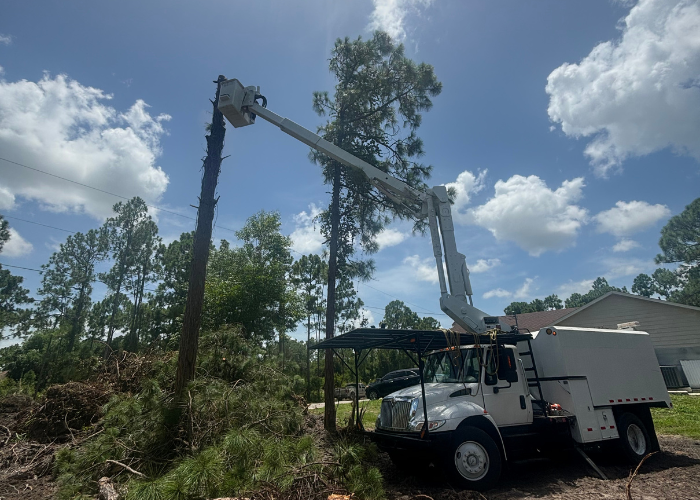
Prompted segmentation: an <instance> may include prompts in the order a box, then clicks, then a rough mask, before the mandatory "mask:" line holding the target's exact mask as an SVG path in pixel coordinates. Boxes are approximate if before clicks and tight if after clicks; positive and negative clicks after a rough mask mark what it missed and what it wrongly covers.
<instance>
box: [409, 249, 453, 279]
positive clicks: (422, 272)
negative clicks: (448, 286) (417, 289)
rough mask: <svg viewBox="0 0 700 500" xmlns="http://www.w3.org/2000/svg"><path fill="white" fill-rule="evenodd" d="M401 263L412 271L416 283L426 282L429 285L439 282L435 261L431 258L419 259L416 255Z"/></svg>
mask: <svg viewBox="0 0 700 500" xmlns="http://www.w3.org/2000/svg"><path fill="white" fill-rule="evenodd" d="M403 263H404V264H406V265H408V266H409V267H410V268H411V269H412V272H413V276H414V278H415V279H417V280H418V281H427V282H429V283H437V282H438V281H439V280H438V274H437V269H436V267H435V259H433V258H431V257H428V258H425V259H421V258H420V257H419V256H418V255H411V256H409V257H406V258H405V259H404V260H403ZM443 265H444V264H443Z"/></svg>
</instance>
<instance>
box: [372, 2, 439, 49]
mask: <svg viewBox="0 0 700 500" xmlns="http://www.w3.org/2000/svg"><path fill="white" fill-rule="evenodd" d="M433 2H434V0H372V3H373V4H374V10H373V11H372V14H370V22H369V26H368V28H369V29H370V30H372V31H374V30H382V31H386V32H387V33H389V35H390V36H391V37H392V38H393V39H395V40H398V41H403V40H404V39H405V38H406V18H407V17H408V15H409V14H415V13H418V12H420V10H421V9H425V8H427V7H429V6H430V5H431V4H432V3H433Z"/></svg>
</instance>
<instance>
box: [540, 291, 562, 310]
mask: <svg viewBox="0 0 700 500" xmlns="http://www.w3.org/2000/svg"><path fill="white" fill-rule="evenodd" d="M544 307H545V310H547V311H552V310H554V309H562V308H563V307H564V304H563V302H562V301H561V299H560V298H559V297H558V296H557V295H554V294H552V295H548V296H547V297H545V298H544Z"/></svg>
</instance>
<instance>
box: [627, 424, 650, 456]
mask: <svg viewBox="0 0 700 500" xmlns="http://www.w3.org/2000/svg"><path fill="white" fill-rule="evenodd" d="M627 442H628V443H629V445H630V448H632V451H633V452H635V453H636V454H637V455H639V456H642V455H644V454H645V453H646V451H647V440H646V439H644V433H643V432H642V429H640V428H639V426H638V425H637V424H630V425H629V426H628V427H627Z"/></svg>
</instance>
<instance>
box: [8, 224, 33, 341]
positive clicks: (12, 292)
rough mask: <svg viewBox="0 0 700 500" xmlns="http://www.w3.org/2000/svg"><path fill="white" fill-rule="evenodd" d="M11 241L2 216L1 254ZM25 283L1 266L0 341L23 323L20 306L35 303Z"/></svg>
mask: <svg viewBox="0 0 700 500" xmlns="http://www.w3.org/2000/svg"><path fill="white" fill-rule="evenodd" d="M9 240H10V229H9V225H8V223H7V221H6V220H5V219H4V218H3V217H2V215H0V253H2V249H3V247H4V246H5V243H7V242H8V241H9ZM23 281H24V278H22V277H21V276H14V275H13V274H12V273H11V272H10V271H8V270H6V269H3V268H2V265H0V340H1V339H2V338H3V333H4V331H5V328H8V327H13V326H15V325H16V324H17V323H19V322H20V321H21V319H22V317H23V311H22V310H21V308H20V307H18V306H22V305H23V304H30V303H32V302H33V301H34V299H32V298H30V297H29V290H27V289H26V288H23V287H22V282H23Z"/></svg>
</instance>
